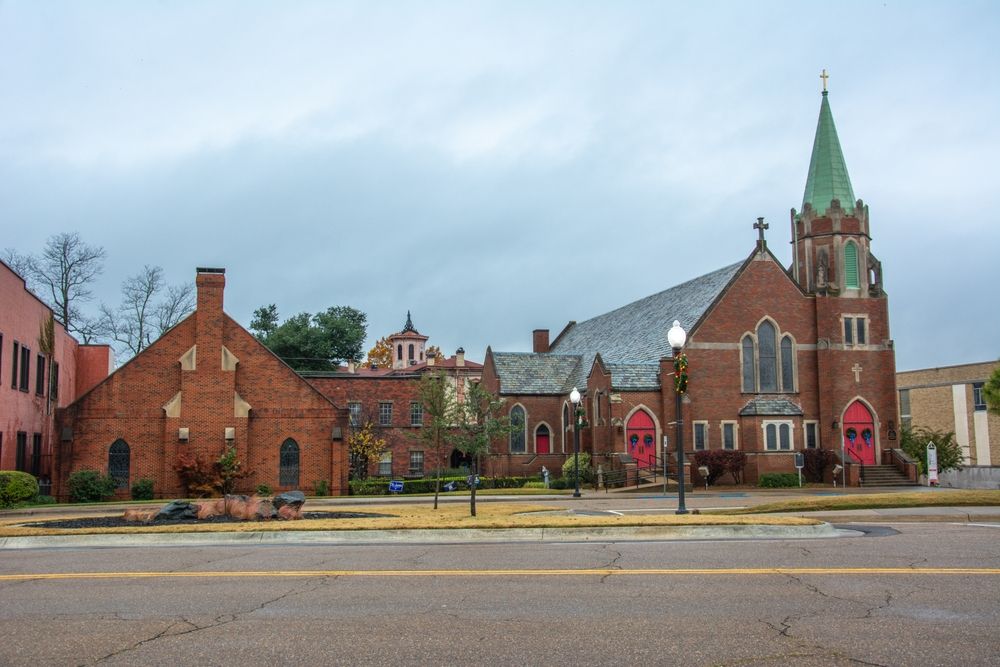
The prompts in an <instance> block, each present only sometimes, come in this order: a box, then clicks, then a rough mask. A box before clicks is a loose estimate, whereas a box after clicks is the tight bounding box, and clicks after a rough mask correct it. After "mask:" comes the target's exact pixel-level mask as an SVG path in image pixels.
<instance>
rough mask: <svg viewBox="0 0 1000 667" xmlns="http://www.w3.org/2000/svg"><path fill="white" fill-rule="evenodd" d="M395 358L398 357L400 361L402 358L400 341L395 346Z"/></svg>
mask: <svg viewBox="0 0 1000 667" xmlns="http://www.w3.org/2000/svg"><path fill="white" fill-rule="evenodd" d="M396 359H398V360H400V361H402V360H403V344H402V343H400V344H399V345H397V346H396Z"/></svg>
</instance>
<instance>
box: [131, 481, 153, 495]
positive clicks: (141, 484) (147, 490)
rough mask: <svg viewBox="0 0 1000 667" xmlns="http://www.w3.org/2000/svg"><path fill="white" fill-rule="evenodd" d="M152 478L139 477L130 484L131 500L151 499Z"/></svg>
mask: <svg viewBox="0 0 1000 667" xmlns="http://www.w3.org/2000/svg"><path fill="white" fill-rule="evenodd" d="M152 499H153V480H151V479H140V480H139V481H137V482H135V483H134V484H133V485H132V500H152Z"/></svg>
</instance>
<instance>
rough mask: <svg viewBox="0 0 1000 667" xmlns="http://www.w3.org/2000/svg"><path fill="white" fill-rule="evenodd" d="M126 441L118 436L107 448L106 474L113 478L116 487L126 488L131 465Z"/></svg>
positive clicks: (130, 452) (130, 453) (130, 454)
mask: <svg viewBox="0 0 1000 667" xmlns="http://www.w3.org/2000/svg"><path fill="white" fill-rule="evenodd" d="M131 458H132V451H131V449H130V448H129V446H128V443H127V442H125V441H124V440H122V439H121V438H118V439H117V440H115V441H114V442H113V443H112V444H111V447H109V448H108V475H110V476H111V477H113V478H114V480H115V488H116V489H127V488H128V480H129V472H130V468H131V465H132V461H131Z"/></svg>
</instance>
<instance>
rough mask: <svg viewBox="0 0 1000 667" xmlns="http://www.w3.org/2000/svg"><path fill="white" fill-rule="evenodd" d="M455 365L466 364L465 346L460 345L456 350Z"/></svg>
mask: <svg viewBox="0 0 1000 667" xmlns="http://www.w3.org/2000/svg"><path fill="white" fill-rule="evenodd" d="M455 365H456V366H464V365H465V348H464V347H460V348H458V350H456V351H455Z"/></svg>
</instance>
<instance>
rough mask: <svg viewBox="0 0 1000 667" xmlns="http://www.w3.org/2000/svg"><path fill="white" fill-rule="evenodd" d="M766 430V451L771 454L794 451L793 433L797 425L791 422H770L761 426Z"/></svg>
mask: <svg viewBox="0 0 1000 667" xmlns="http://www.w3.org/2000/svg"><path fill="white" fill-rule="evenodd" d="M761 428H762V429H763V430H764V449H765V450H766V451H769V452H790V451H792V431H793V430H794V428H795V425H794V424H793V423H792V422H791V421H784V420H782V421H777V420H769V421H765V422H764V423H763V424H761Z"/></svg>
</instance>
